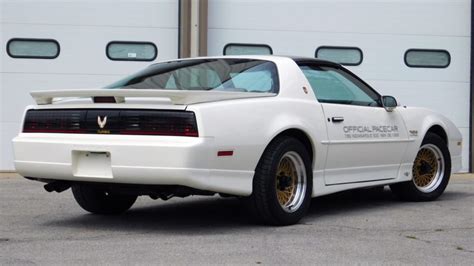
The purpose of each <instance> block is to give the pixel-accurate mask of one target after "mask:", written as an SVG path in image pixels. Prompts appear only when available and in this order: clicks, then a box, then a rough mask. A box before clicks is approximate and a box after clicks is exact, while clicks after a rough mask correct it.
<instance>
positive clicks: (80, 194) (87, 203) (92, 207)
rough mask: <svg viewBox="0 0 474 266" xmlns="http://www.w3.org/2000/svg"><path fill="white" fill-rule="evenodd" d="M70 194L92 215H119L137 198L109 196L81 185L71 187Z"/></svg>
mask: <svg viewBox="0 0 474 266" xmlns="http://www.w3.org/2000/svg"><path fill="white" fill-rule="evenodd" d="M72 193H73V195H74V198H75V199H76V201H77V203H78V204H79V205H80V206H81V207H82V208H83V209H84V210H86V211H88V212H91V213H94V214H108V215H112V214H120V213H123V212H125V211H127V210H128V209H130V207H132V205H133V204H134V203H135V201H136V200H137V196H130V195H117V194H111V193H108V192H107V191H105V190H104V189H100V188H95V187H92V186H88V185H83V184H77V185H73V186H72Z"/></svg>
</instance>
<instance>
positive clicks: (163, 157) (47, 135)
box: [13, 56, 462, 225]
mask: <svg viewBox="0 0 474 266" xmlns="http://www.w3.org/2000/svg"><path fill="white" fill-rule="evenodd" d="M31 95H32V97H33V98H34V100H35V101H36V105H34V106H29V107H27V109H26V111H25V114H24V119H23V123H22V125H23V126H22V129H21V132H20V133H19V134H18V136H17V137H15V138H14V140H13V144H14V156H15V167H16V170H17V172H18V173H19V174H21V175H22V176H24V177H26V178H28V179H31V180H37V181H42V182H45V183H46V184H45V189H46V190H47V191H49V192H51V191H56V192H62V191H65V190H67V189H69V188H72V193H73V195H74V198H75V199H76V201H77V202H78V204H79V205H80V206H81V207H82V208H83V209H85V210H86V211H89V212H91V213H95V214H119V213H122V212H124V211H126V210H128V209H129V208H130V207H131V206H132V205H133V204H134V202H135V200H136V199H137V197H138V196H141V195H147V196H150V197H151V198H153V199H158V198H160V199H163V200H166V199H169V198H171V197H174V196H178V197H185V196H189V195H213V194H216V193H219V194H221V195H224V196H237V197H239V198H241V199H243V202H245V204H247V205H248V207H249V208H250V210H252V211H251V213H252V214H253V215H255V217H256V218H257V219H258V221H260V222H263V223H266V224H273V225H287V224H294V223H297V222H298V221H299V220H300V219H301V218H302V217H303V215H304V214H305V212H306V210H307V209H308V207H309V205H310V202H311V198H312V197H317V196H321V195H325V194H330V193H334V192H338V191H342V190H349V189H355V188H362V187H375V186H384V185H389V186H390V188H391V190H392V191H393V192H394V193H395V194H396V195H397V196H398V197H399V198H401V199H404V200H410V201H429V200H434V199H436V198H438V197H439V196H440V195H441V194H442V193H443V191H444V190H445V188H446V186H447V184H448V181H449V177H450V175H451V172H454V171H457V170H459V169H460V166H461V146H462V138H461V134H460V132H459V131H458V129H457V128H456V126H455V125H454V124H453V123H452V122H451V121H449V120H448V119H447V118H445V117H444V116H442V115H440V114H438V113H436V112H433V111H430V110H427V109H422V108H414V107H406V106H400V105H398V104H397V101H396V99H395V98H394V97H392V96H381V95H380V94H379V93H377V92H376V91H375V90H374V89H373V88H371V87H370V86H369V85H368V84H367V83H366V82H364V81H363V80H362V79H360V78H359V77H357V76H356V75H354V74H353V73H351V72H350V71H349V70H347V69H345V68H344V67H343V66H341V65H339V64H336V63H333V62H328V61H323V60H317V59H312V58H297V57H279V56H235V57H228V56H226V57H205V58H191V59H179V60H173V61H167V62H162V63H157V64H154V65H151V66H149V67H147V68H146V69H144V70H142V71H140V72H138V73H136V74H133V75H130V76H128V77H125V78H124V79H122V80H119V81H117V82H116V83H114V84H111V85H109V86H107V87H105V88H101V89H79V90H61V91H38V92H32V93H31Z"/></svg>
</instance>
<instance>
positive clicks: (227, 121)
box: [14, 56, 461, 196]
mask: <svg viewBox="0 0 474 266" xmlns="http://www.w3.org/2000/svg"><path fill="white" fill-rule="evenodd" d="M250 58H255V59H265V60H272V61H273V62H274V63H275V64H276V66H277V68H278V71H279V73H280V75H279V77H280V92H279V94H278V95H277V96H275V97H261V98H248V99H233V100H227V101H214V102H206V103H197V104H191V105H189V106H188V107H187V109H186V110H189V111H193V112H194V113H195V114H196V118H197V124H198V128H199V137H196V138H193V137H170V136H127V135H88V134H46V133H20V134H19V135H18V136H17V137H16V138H15V140H14V145H15V155H16V161H15V163H16V169H17V170H18V172H19V173H20V174H22V175H26V176H33V177H35V176H36V177H40V176H41V177H44V176H48V177H49V178H52V179H65V180H76V181H97V182H101V181H104V178H101V177H96V176H94V177H85V176H74V174H73V173H74V167H73V162H72V160H71V158H70V157H71V156H70V154H71V152H74V151H92V152H109V153H110V154H111V168H112V178H110V175H109V176H108V177H107V179H106V180H107V182H115V183H137V184H176V185H186V186H189V187H194V188H198V189H205V190H211V191H215V192H223V193H230V194H235V195H242V196H246V195H249V194H250V193H251V192H252V191H251V189H252V178H253V171H254V169H255V167H256V165H257V163H258V160H259V159H260V158H261V155H262V154H263V151H264V149H265V147H267V146H268V144H269V143H270V142H271V141H272V140H273V139H274V138H275V136H277V135H278V134H279V133H281V132H283V131H284V130H286V129H299V130H301V131H303V132H304V133H305V134H307V136H308V137H309V139H310V141H311V143H312V148H313V151H314V153H315V156H314V160H313V170H314V172H315V176H314V178H313V181H314V184H315V186H314V187H313V196H317V195H322V194H327V193H332V192H337V191H341V190H345V189H349V188H355V187H361V186H373V185H384V184H389V183H393V182H401V181H406V180H409V179H410V176H405V175H404V173H405V172H406V171H407V169H411V164H412V162H413V161H414V157H415V156H416V153H417V152H418V149H419V146H420V143H421V141H422V139H423V136H424V135H425V132H426V131H427V130H428V129H429V128H430V127H431V126H433V125H439V126H441V127H442V128H444V129H445V130H446V132H447V135H448V143H449V149H450V152H451V155H452V157H453V158H459V156H460V154H461V150H460V149H459V148H457V146H456V143H457V142H458V141H460V139H461V133H460V132H459V130H458V129H457V128H456V126H455V125H454V124H453V123H452V122H450V121H449V120H448V119H447V118H445V117H444V116H441V115H439V114H437V113H435V112H432V111H430V110H427V109H422V108H400V107H399V108H398V109H397V110H396V112H394V113H392V115H398V113H399V114H400V116H401V117H402V118H403V120H404V122H405V124H406V125H407V128H409V129H414V130H417V131H418V132H419V134H418V136H416V137H414V136H413V137H411V138H410V139H409V140H410V141H408V139H407V141H399V142H393V141H392V142H387V143H383V142H380V141H379V142H377V143H368V142H367V141H366V142H362V143H358V144H354V146H357V145H360V147H358V148H350V147H349V148H346V149H343V150H338V147H344V146H340V145H343V144H341V143H331V141H330V140H331V139H332V138H334V137H335V138H337V137H338V134H336V133H335V132H334V130H330V129H329V130H327V128H326V125H327V123H326V117H325V114H324V113H323V109H322V105H321V104H319V103H318V102H317V101H316V99H315V96H314V94H313V92H312V90H308V91H307V93H305V92H304V90H303V89H302V87H303V86H308V87H309V84H308V82H307V80H306V78H305V77H304V75H303V74H302V72H301V70H300V69H299V68H298V66H297V65H296V64H295V62H294V61H293V60H291V59H288V58H283V57H272V56H260V57H259V56H255V57H250ZM115 106H116V107H117V108H133V107H132V106H130V105H127V104H121V103H119V104H116V105H115ZM48 107H52V108H57V107H58V105H56V104H53V105H42V106H40V108H42V109H45V108H48ZM80 107H82V108H90V107H94V108H103V107H105V105H103V104H102V105H95V104H92V103H83V104H81V105H64V108H80ZM155 107H156V106H154V105H142V108H155ZM333 107H334V106H333ZM326 109H328V108H326ZM326 109H324V112H326ZM328 110H329V109H328ZM377 110H378V111H381V112H385V110H384V109H382V108H381V107H379V108H378V109H377ZM332 111H334V112H335V111H340V112H341V114H340V115H341V116H344V117H350V118H351V120H348V122H351V123H352V122H354V123H360V122H361V121H360V120H362V119H363V117H362V116H366V117H365V119H366V121H369V122H370V121H381V120H384V118H383V117H381V116H380V113H377V114H374V113H371V112H367V113H364V112H355V111H354V110H352V108H343V107H339V108H334V109H333V110H332ZM361 114H362V115H361ZM383 114H385V113H383ZM357 115H361V116H360V117H357ZM387 115H388V116H390V114H387ZM236 121H238V123H237V122H236ZM383 122H387V123H389V122H390V118H387V119H385V120H384V121H383ZM400 127H401V126H400ZM399 131H401V132H400V134H401V137H400V139H401V140H404V139H406V137H407V135H406V132H405V135H402V133H403V130H402V129H400V130H399ZM328 134H330V135H331V136H328ZM332 145H334V146H332ZM405 147H406V149H405ZM49 149H51V150H55V152H54V153H44V151H45V150H49ZM328 149H329V150H330V151H329V155H328V151H327V150H328ZM219 150H233V151H234V155H233V156H232V158H231V159H229V158H225V159H222V158H218V157H217V152H218V151H219ZM158 151H159V152H158ZM331 151H335V153H334V154H333V155H335V156H332V157H331ZM387 151H390V152H393V153H392V154H387ZM361 152H367V153H369V156H367V154H361ZM349 153H350V154H349ZM401 154H403V155H401ZM387 155H388V156H387ZM344 156H345V157H344ZM340 157H342V159H341V158H340ZM397 157H398V159H397ZM345 160H346V161H345ZM397 160H398V162H397ZM341 161H342V163H341ZM345 162H347V164H346V165H344V163H345ZM454 166H455V168H453V171H458V170H459V169H458V168H457V166H458V164H455V165H454ZM326 167H328V170H329V172H331V171H332V174H334V176H337V178H339V179H340V178H341V177H342V176H344V178H346V179H347V180H348V181H349V182H358V181H367V180H366V179H365V178H366V177H374V176H375V175H377V176H382V178H385V177H388V178H390V180H385V181H373V182H366V183H364V184H354V183H352V184H345V185H338V186H326V185H325V184H324V182H323V180H322V179H324V178H323V177H324V175H321V172H322V171H323V170H325V168H326ZM399 168H400V171H398V172H397V169H399ZM336 171H337V172H336Z"/></svg>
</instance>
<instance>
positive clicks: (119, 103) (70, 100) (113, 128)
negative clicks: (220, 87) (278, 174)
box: [23, 89, 275, 137]
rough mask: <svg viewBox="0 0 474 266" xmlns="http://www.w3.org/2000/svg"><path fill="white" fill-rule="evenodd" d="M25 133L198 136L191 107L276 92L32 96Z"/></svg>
mask: <svg viewBox="0 0 474 266" xmlns="http://www.w3.org/2000/svg"><path fill="white" fill-rule="evenodd" d="M31 95H32V96H33V98H34V99H35V101H36V103H37V104H38V107H37V108H35V109H30V110H28V111H27V112H26V115H25V119H24V125H23V132H25V133H72V134H123V135H166V136H187V137H198V136H199V134H198V126H197V122H196V116H195V114H194V112H190V111H186V107H187V105H188V104H196V103H204V102H213V101H222V100H231V99H239V98H255V97H268V96H274V95H275V94H273V93H249V92H245V93H242V92H220V91H212V92H210V91H177V90H175V91H171V90H139V89H120V90H119V89H92V90H91V89H83V90H63V91H39V92H32V93H31Z"/></svg>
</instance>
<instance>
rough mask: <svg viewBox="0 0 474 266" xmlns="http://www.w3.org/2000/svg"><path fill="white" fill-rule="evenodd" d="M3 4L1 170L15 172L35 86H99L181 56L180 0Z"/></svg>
mask: <svg viewBox="0 0 474 266" xmlns="http://www.w3.org/2000/svg"><path fill="white" fill-rule="evenodd" d="M0 5H1V7H0V9H1V17H0V19H1V21H0V23H1V24H0V25H1V28H0V43H1V47H2V49H1V52H2V53H1V69H0V100H1V105H0V106H1V108H0V127H1V130H0V170H13V163H12V161H13V158H12V151H11V139H12V138H13V137H14V136H15V135H16V134H17V133H18V131H19V128H20V124H19V122H20V119H21V115H22V112H23V109H24V108H25V106H26V105H28V104H32V103H33V101H32V100H31V98H30V96H29V94H28V92H29V91H31V90H50V89H68V88H92V87H100V86H104V85H107V84H108V83H111V82H113V81H115V80H117V79H119V78H120V77H121V76H123V75H125V74H128V73H130V72H135V71H137V70H138V69H140V68H143V67H145V66H147V65H149V64H151V63H152V62H153V61H158V60H166V59H171V58H176V57H177V56H178V1H173V0H169V1H168V0H166V1H140V0H129V1H126V2H116V3H115V2H112V1H108V0H96V1H79V0H76V1H21V0H15V1H2V2H1V3H0ZM3 48H5V50H7V51H4V49H3ZM45 152H51V151H45Z"/></svg>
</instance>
